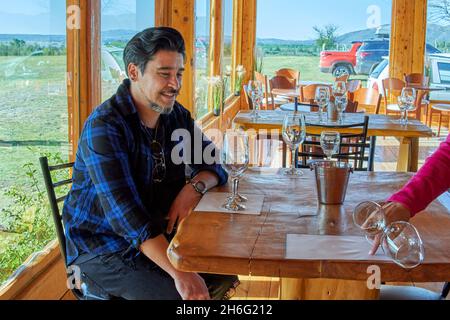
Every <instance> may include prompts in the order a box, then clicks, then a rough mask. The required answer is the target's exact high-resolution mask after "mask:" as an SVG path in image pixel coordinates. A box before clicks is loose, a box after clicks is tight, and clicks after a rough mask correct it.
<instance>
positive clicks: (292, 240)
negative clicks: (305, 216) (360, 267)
mask: <svg viewBox="0 0 450 320" xmlns="http://www.w3.org/2000/svg"><path fill="white" fill-rule="evenodd" d="M370 248H371V244H370V243H369V242H368V241H367V240H366V238H365V237H358V236H329V235H307V234H288V235H286V259H301V260H362V261H371V260H383V261H386V260H391V259H390V258H389V257H387V256H386V255H385V254H384V253H383V252H382V250H381V248H380V249H379V250H378V251H377V253H376V254H375V255H373V256H371V255H369V251H370Z"/></svg>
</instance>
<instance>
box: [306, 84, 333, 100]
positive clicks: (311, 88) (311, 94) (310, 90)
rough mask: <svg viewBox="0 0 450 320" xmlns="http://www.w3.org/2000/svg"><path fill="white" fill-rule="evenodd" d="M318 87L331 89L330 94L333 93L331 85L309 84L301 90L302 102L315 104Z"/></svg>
mask: <svg viewBox="0 0 450 320" xmlns="http://www.w3.org/2000/svg"><path fill="white" fill-rule="evenodd" d="M317 87H329V88H330V93H331V86H330V85H323V84H318V83H313V84H309V85H307V86H304V87H301V89H300V90H301V95H302V102H304V103H309V104H315V103H316V102H315V100H316V89H317Z"/></svg>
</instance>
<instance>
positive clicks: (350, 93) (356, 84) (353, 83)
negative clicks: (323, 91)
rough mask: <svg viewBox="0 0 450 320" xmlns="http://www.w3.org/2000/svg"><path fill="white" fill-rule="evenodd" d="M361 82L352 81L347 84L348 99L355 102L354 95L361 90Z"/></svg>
mask: <svg viewBox="0 0 450 320" xmlns="http://www.w3.org/2000/svg"><path fill="white" fill-rule="evenodd" d="M361 86H362V82H361V80H350V81H348V82H347V95H348V99H349V100H352V101H353V93H354V92H355V91H356V90H358V89H359V88H361Z"/></svg>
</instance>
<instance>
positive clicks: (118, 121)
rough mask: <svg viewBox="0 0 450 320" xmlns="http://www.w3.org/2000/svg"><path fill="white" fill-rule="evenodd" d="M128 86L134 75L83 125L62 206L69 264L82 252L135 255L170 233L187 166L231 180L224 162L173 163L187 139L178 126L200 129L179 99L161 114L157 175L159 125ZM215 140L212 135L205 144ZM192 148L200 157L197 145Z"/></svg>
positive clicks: (184, 181)
mask: <svg viewBox="0 0 450 320" xmlns="http://www.w3.org/2000/svg"><path fill="white" fill-rule="evenodd" d="M129 87H130V81H129V80H128V79H127V80H125V81H124V83H123V84H121V85H120V87H119V89H118V91H117V93H116V94H115V95H114V96H112V97H111V98H110V99H109V100H107V101H105V102H104V103H103V104H102V105H100V106H99V107H97V108H96V109H95V111H94V112H93V113H92V114H91V115H90V117H89V118H88V119H87V121H86V123H85V126H84V128H83V132H82V134H81V137H80V141H79V145H78V150H77V154H76V160H75V165H74V170H73V185H72V188H71V190H70V192H69V195H68V197H67V199H66V201H65V203H64V208H63V222H64V228H65V233H66V245H67V264H68V265H69V264H71V263H72V262H73V261H74V260H75V259H76V258H77V257H78V256H79V255H80V254H83V253H87V254H91V255H92V254H93V255H102V254H107V253H114V252H118V251H122V250H124V251H125V253H126V255H127V256H128V257H129V258H134V257H136V256H137V255H138V254H139V247H140V245H141V243H142V242H144V241H145V240H147V239H151V238H154V237H156V236H158V235H160V234H164V232H165V230H166V226H167V220H166V219H165V218H166V216H167V214H168V211H169V209H170V205H171V204H172V202H173V200H174V199H175V198H176V196H177V195H178V193H179V192H180V191H181V189H182V188H183V187H184V185H185V184H186V172H187V170H186V169H190V170H191V177H193V176H195V175H196V174H197V173H198V172H200V171H203V170H208V171H212V172H214V173H216V174H217V176H218V177H219V184H225V183H226V181H227V179H228V176H227V174H226V172H225V171H224V170H223V169H222V167H221V166H220V165H219V164H214V163H213V164H211V165H208V164H205V162H204V161H203V160H202V159H201V160H202V161H201V164H190V165H189V166H188V167H186V165H185V164H184V163H182V164H174V163H173V162H172V159H171V152H172V149H173V148H174V147H175V146H176V145H177V144H178V143H180V142H181V141H182V139H181V138H180V139H179V141H171V136H172V132H173V131H174V130H175V129H178V128H184V129H187V130H188V131H189V132H190V133H191V136H192V137H193V132H194V130H195V125H194V121H193V120H192V118H191V115H190V113H189V111H187V110H186V109H185V108H183V107H182V106H181V105H180V104H178V103H175V106H174V110H173V112H172V113H171V114H169V115H161V118H160V120H159V125H158V129H157V130H156V134H157V137H156V141H158V142H159V143H160V144H161V145H162V147H163V149H164V154H165V163H166V175H165V178H164V180H163V181H162V182H159V183H156V182H153V179H152V170H153V162H154V160H153V158H152V152H151V149H150V141H153V139H155V137H152V136H151V135H154V134H155V130H149V129H148V128H145V127H144V126H143V125H142V124H141V121H140V118H139V116H138V113H137V111H136V108H135V106H134V104H133V101H132V98H131V95H130V92H129ZM192 141H194V138H192ZM210 144H211V141H209V140H207V139H206V141H203V143H202V149H203V150H205V148H206V147H207V146H209V145H210ZM208 149H210V148H208ZM213 150H214V151H215V149H214V148H213ZM214 151H213V155H214ZM197 152H198V150H197ZM191 154H192V159H193V160H194V156H195V155H194V149H192V152H191ZM193 160H192V162H194V161H193ZM166 236H167V235H166ZM167 237H168V238H169V236H167Z"/></svg>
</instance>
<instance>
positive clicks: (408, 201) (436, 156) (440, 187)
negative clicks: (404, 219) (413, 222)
mask: <svg viewBox="0 0 450 320" xmlns="http://www.w3.org/2000/svg"><path fill="white" fill-rule="evenodd" d="M448 188H450V134H449V135H448V136H447V139H446V140H445V141H444V142H442V143H441V145H440V146H439V148H438V149H437V150H436V151H435V152H434V153H433V154H432V155H431V156H430V157H429V158H428V159H427V160H426V162H425V164H424V165H423V166H422V168H420V170H419V171H418V172H417V173H416V174H415V175H414V177H412V178H411V180H409V181H408V183H407V184H406V185H405V186H404V187H403V188H402V189H401V190H400V191H398V192H397V193H395V194H393V195H392V196H391V197H390V198H389V199H388V201H394V202H400V203H401V204H403V205H404V206H405V207H407V208H408V209H409V210H410V211H411V216H414V215H415V214H416V213H417V212H420V211H422V210H423V209H425V208H426V207H427V206H428V205H429V204H430V203H431V202H432V201H433V200H434V199H436V198H437V197H438V196H439V195H441V194H442V193H443V192H444V191H446V190H447V189H448Z"/></svg>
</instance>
